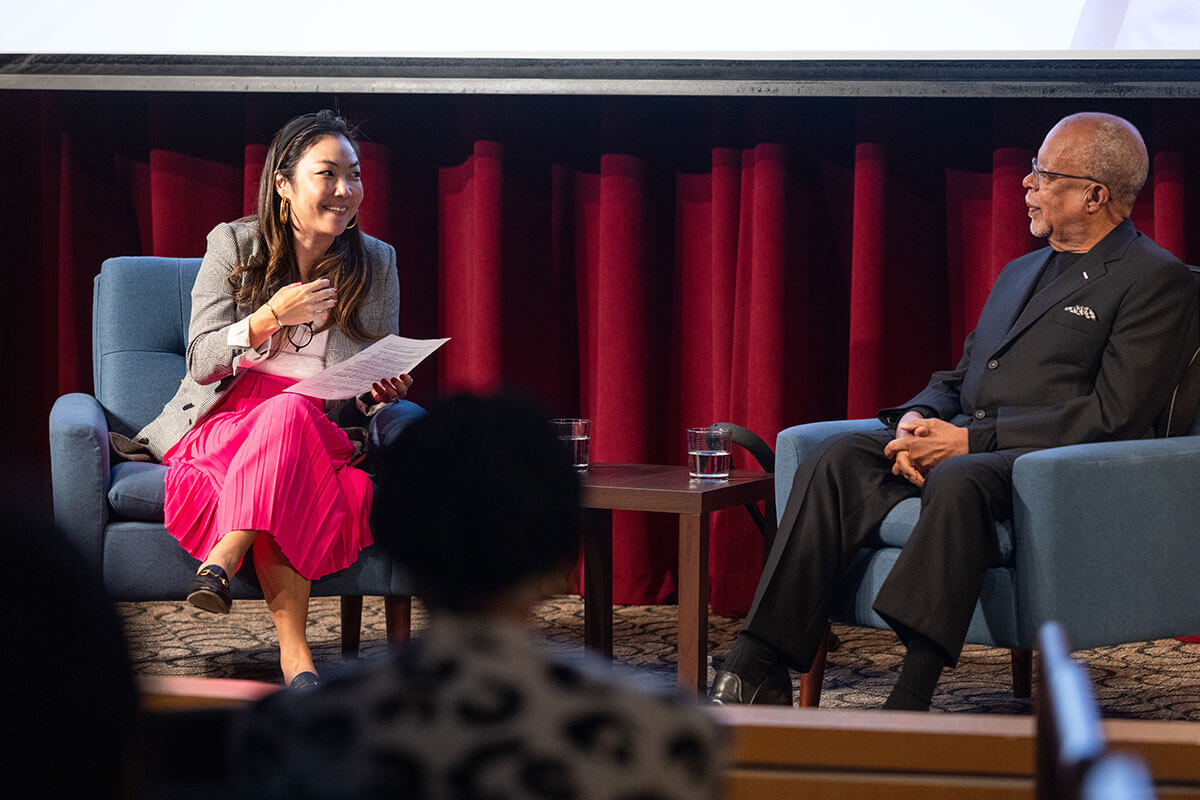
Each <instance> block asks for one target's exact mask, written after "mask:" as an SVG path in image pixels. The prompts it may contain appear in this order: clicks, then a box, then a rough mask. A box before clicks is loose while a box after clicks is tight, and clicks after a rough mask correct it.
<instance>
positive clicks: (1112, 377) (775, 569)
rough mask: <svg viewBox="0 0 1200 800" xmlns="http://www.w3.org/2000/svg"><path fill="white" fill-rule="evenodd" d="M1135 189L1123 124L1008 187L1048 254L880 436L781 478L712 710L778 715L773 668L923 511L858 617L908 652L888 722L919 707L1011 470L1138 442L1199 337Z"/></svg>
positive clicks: (785, 679)
mask: <svg viewBox="0 0 1200 800" xmlns="http://www.w3.org/2000/svg"><path fill="white" fill-rule="evenodd" d="M1147 172H1148V158H1147V155H1146V147H1145V145H1144V144H1143V142H1142V138H1141V135H1140V134H1139V133H1138V131H1137V129H1136V128H1135V127H1134V126H1133V125H1131V124H1130V123H1129V122H1127V121H1126V120H1123V119H1121V118H1120V117H1114V116H1111V115H1108V114H1096V113H1085V114H1076V115H1073V116H1070V117H1067V118H1066V119H1063V120H1062V121H1061V122H1059V123H1058V124H1057V125H1055V126H1054V128H1053V129H1052V130H1051V131H1050V133H1048V134H1047V135H1046V139H1045V141H1044V142H1043V143H1042V146H1041V149H1040V150H1039V151H1038V156H1037V158H1036V159H1035V160H1034V163H1033V169H1032V171H1031V172H1030V173H1029V174H1028V175H1026V176H1025V179H1024V180H1023V181H1022V185H1023V186H1024V187H1025V190H1026V193H1025V202H1026V205H1027V206H1028V209H1029V211H1028V213H1029V219H1030V223H1029V228H1030V230H1031V231H1032V232H1033V234H1034V235H1035V236H1037V237H1040V238H1043V239H1046V240H1047V241H1048V243H1049V245H1050V246H1049V247H1046V248H1043V249H1041V250H1038V251H1036V252H1034V253H1030V254H1029V255H1026V256H1023V257H1021V258H1018V259H1016V260H1015V261H1012V262H1011V263H1009V264H1008V265H1007V266H1006V267H1005V268H1004V271H1003V272H1001V274H1000V276H999V277H998V278H997V280H996V283H995V286H994V287H993V288H992V292H991V295H990V296H989V297H988V300H987V303H986V305H985V306H984V308H983V311H982V313H981V314H980V317H979V323H978V325H977V327H976V328H975V330H974V331H973V332H972V333H971V335H970V336H968V337H967V340H966V343H965V345H964V348H963V356H962V360H961V361H960V362H959V364H958V366H957V367H956V368H955V369H953V370H949V371H944V372H938V373H935V374H934V375H933V377H932V378H931V379H930V381H929V384H928V385H927V386H926V387H925V389H924V390H923V391H921V392H920V393H919V394H917V396H916V397H913V398H912V399H911V400H909V401H908V402H907V403H905V404H904V405H902V406H899V407H897V408H890V409H885V410H883V411H881V412H880V414H879V418H880V419H881V420H882V421H883V422H884V423H885V424H886V425H887V426H888V429H886V430H881V431H878V432H877V433H868V434H855V435H849V436H844V437H837V438H834V439H833V440H831V441H828V442H826V443H824V445H822V447H821V448H820V449H819V451H818V452H816V453H814V454H813V456H812V457H810V458H808V459H807V460H806V461H805V462H804V463H802V464H801V465H800V467H799V468H798V469H797V471H796V477H795V481H794V483H793V484H792V490H791V494H790V496H789V498H788V503H787V506H786V507H785V509H784V513H783V517H782V518H781V521H780V527H779V534H778V535H777V537H776V539H775V544H774V547H773V548H772V551H771V553H770V555H769V557H768V558H767V563H766V565H765V567H764V570H763V575H762V578H761V579H760V581H759V585H758V591H757V592H756V594H755V598H754V604H753V606H752V607H751V610H750V615H749V617H748V618H747V621H746V624H745V627H744V628H743V630H742V631H741V633H740V634H739V635H738V640H737V642H736V643H735V645H734V648H733V650H732V652H731V653H730V656H729V658H728V659H727V660H726V661H725V663H724V664H723V668H722V669H721V671H719V672H718V673H717V676H716V679H715V680H714V681H713V685H712V688H711V689H710V690H709V697H710V699H711V700H712V701H713V702H716V703H790V702H791V681H790V678H789V676H788V672H787V668H788V667H792V668H795V669H797V670H801V671H804V670H807V669H808V668H809V666H810V665H811V663H812V659H813V657H814V655H815V654H816V651H817V648H818V646H819V642H820V639H821V635H822V633H823V631H824V628H825V625H826V620H827V618H828V613H829V609H830V606H831V604H832V599H833V593H834V589H835V587H836V585H837V581H838V579H839V578H840V577H841V575H842V574H843V572H844V569H845V568H846V566H847V565H848V564H849V563H850V559H851V557H852V556H853V554H854V553H855V551H857V550H858V548H859V545H860V544H861V543H862V541H863V539H864V538H865V537H866V535H867V534H868V533H869V532H870V531H872V530H873V529H876V528H877V527H878V526H879V523H880V522H881V521H882V520H883V518H884V517H885V516H886V515H887V513H888V512H889V511H890V510H891V509H892V507H893V506H895V505H896V504H897V503H899V502H900V501H901V500H903V499H905V498H908V497H917V496H919V497H920V498H921V515H920V518H919V520H918V522H917V524H916V526H915V527H914V528H913V531H912V535H911V537H910V538H909V541H908V543H907V544H906V545H905V546H904V548H903V550H902V551H901V554H900V557H899V559H898V560H897V562H896V564H895V566H894V567H893V569H892V571H891V573H890V574H889V576H888V578H887V580H886V581H885V582H884V584H883V586H882V587H881V588H880V591H879V593H878V596H877V598H876V601H875V605H874V608H875V611H876V612H878V613H879V614H880V616H882V617H883V618H884V619H885V620H887V622H888V624H889V625H891V627H892V628H893V629H894V630H895V631H896V633H897V634H898V635H899V637H900V639H901V640H902V641H903V642H904V644H905V645H906V648H907V651H906V655H905V659H904V665H903V667H902V669H901V674H900V678H899V680H898V681H897V683H896V686H895V688H894V689H893V690H892V693H891V695H890V696H889V697H888V700H887V702H886V703H885V704H884V708H897V709H928V708H929V704H930V699H931V697H932V694H933V689H934V687H935V686H936V684H937V681H938V679H939V678H940V677H941V673H942V670H943V669H944V668H945V667H946V666H953V665H954V664H955V663H956V662H957V660H958V656H959V653H960V652H961V650H962V645H963V640H964V638H965V636H966V631H967V627H968V624H969V622H970V619H971V615H972V612H973V610H974V607H975V604H976V601H977V600H978V598H979V592H980V588H981V586H982V583H983V576H984V572H985V570H986V569H987V568H988V567H989V566H993V565H995V564H997V563H999V562H998V559H999V557H1000V556H999V550H998V542H997V538H996V532H995V524H996V522H997V521H1000V520H1003V519H1006V518H1008V517H1009V516H1011V514H1012V481H1011V476H1012V465H1013V462H1014V461H1015V460H1016V458H1017V457H1018V456H1020V455H1021V454H1023V453H1027V452H1029V451H1031V450H1035V449H1038V448H1044V447H1054V446H1059V445H1067V444H1076V443H1081V442H1094V441H1103V440H1111V439H1134V438H1139V437H1144V436H1151V435H1153V434H1154V427H1155V422H1156V419H1157V418H1158V417H1159V416H1160V414H1161V412H1162V411H1163V409H1164V408H1165V407H1166V406H1167V404H1168V402H1169V401H1170V397H1171V393H1172V391H1173V390H1174V387H1175V385H1176V383H1177V382H1178V380H1179V377H1180V375H1181V373H1182V370H1183V367H1184V365H1185V363H1186V361H1185V360H1186V358H1187V357H1189V356H1190V355H1191V354H1192V352H1193V351H1194V350H1195V348H1196V343H1197V338H1198V336H1200V334H1198V332H1197V309H1196V291H1195V289H1194V288H1193V284H1192V282H1191V279H1190V276H1189V275H1188V271H1187V268H1186V267H1184V266H1183V265H1182V264H1181V263H1180V262H1179V261H1178V259H1176V258H1175V257H1174V256H1172V255H1171V254H1170V253H1168V252H1167V251H1165V250H1163V249H1162V248H1160V247H1159V246H1158V245H1156V244H1155V243H1154V242H1152V241H1151V240H1150V239H1148V238H1147V237H1145V236H1143V235H1142V234H1140V233H1139V232H1138V231H1137V230H1135V229H1134V227H1133V225H1132V223H1131V222H1130V221H1129V219H1128V217H1129V214H1130V211H1131V209H1132V208H1133V202H1134V199H1135V198H1136V197H1137V194H1138V192H1139V191H1140V190H1141V188H1142V185H1143V184H1144V183H1145V181H1146V175H1147Z"/></svg>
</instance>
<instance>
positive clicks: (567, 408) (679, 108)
mask: <svg viewBox="0 0 1200 800" xmlns="http://www.w3.org/2000/svg"><path fill="white" fill-rule="evenodd" d="M0 100H2V101H3V103H4V106H3V107H4V108H5V110H6V111H5V113H4V115H3V116H2V117H0V136H3V141H4V143H5V149H4V156H3V162H4V168H5V175H6V176H7V178H8V180H6V181H5V191H4V192H3V199H2V200H0V242H2V243H3V250H2V251H0V252H2V255H0V264H2V266H0V269H2V274H3V276H4V285H5V287H6V289H5V291H2V292H0V297H3V298H4V299H5V300H6V301H7V302H6V303H5V306H6V309H7V313H8V315H9V316H10V319H12V323H13V324H11V325H10V326H9V329H8V330H7V331H6V333H5V335H4V338H3V340H2V341H0V369H2V373H3V375H4V381H5V391H4V396H5V400H4V403H5V407H6V408H7V409H9V410H10V413H9V414H7V415H6V416H7V419H8V425H9V428H10V433H9V434H8V436H7V438H8V441H9V444H8V445H6V454H5V462H6V463H5V465H4V466H5V471H6V472H7V473H8V475H9V477H8V478H6V481H7V483H8V487H7V490H8V491H20V492H22V493H26V494H32V495H34V496H38V497H44V496H45V494H46V488H45V487H46V482H47V479H46V476H47V474H48V472H47V467H46V463H47V456H46V443H45V433H44V431H45V426H44V421H45V419H46V414H47V412H48V410H49V407H50V405H51V403H52V402H53V400H54V398H55V397H56V396H57V395H59V394H62V393H64V392H70V391H89V390H90V388H91V360H90V359H91V350H90V340H91V329H90V308H91V282H92V277H93V276H94V275H95V274H96V273H97V271H98V269H99V265H100V262H101V261H102V260H103V259H104V258H106V257H108V256H111V255H118V254H139V253H145V254H156V255H168V256H184V255H200V254H202V253H203V248H204V237H205V234H206V232H207V231H208V230H209V229H210V228H211V227H212V226H213V225H215V224H216V223H217V222H220V221H222V220H228V219H233V218H236V217H238V216H241V215H242V214H244V213H248V212H250V211H251V210H252V209H253V207H254V196H255V191H256V185H257V178H258V173H259V170H260V169H261V165H262V161H263V158H264V154H265V150H266V144H267V142H268V140H269V139H270V136H271V134H272V133H273V131H274V130H275V129H276V128H277V127H278V126H279V125H280V124H282V122H284V121H285V120H286V119H287V118H289V117H290V116H292V115H294V114H296V113H300V112H302V111H307V110H312V109H315V108H321V107H329V106H333V105H335V104H338V105H340V107H341V109H342V111H343V112H344V113H345V114H347V116H349V117H351V118H353V119H355V120H357V121H359V122H360V123H362V125H363V133H364V142H363V146H362V157H363V165H364V167H363V173H364V183H365V186H366V191H367V198H366V201H365V202H364V205H363V210H362V217H361V220H362V226H363V229H364V230H365V231H367V232H368V233H371V234H373V235H375V236H377V237H379V238H381V239H384V240H385V241H388V242H390V243H392V244H393V245H395V246H396V249H397V252H398V257H399V265H398V268H399V271H400V280H401V291H402V300H401V321H400V328H401V331H402V332H403V333H404V334H405V335H409V336H416V337H426V336H450V337H452V341H451V342H450V343H449V344H448V345H447V346H446V347H445V348H443V350H442V351H440V352H439V354H437V355H436V356H435V357H434V358H433V359H432V360H431V361H430V362H427V363H426V364H423V365H422V366H421V367H420V368H419V369H418V370H417V373H416V376H415V377H416V379H417V384H416V386H415V387H414V391H413V399H414V400H416V401H417V402H422V401H426V402H427V401H429V400H430V399H432V398H433V397H435V396H436V395H438V394H440V393H444V392H447V391H451V390H454V389H462V388H466V389H475V390H488V389H492V388H497V387H501V386H519V387H521V388H523V389H525V390H526V391H529V392H531V393H533V394H535V395H536V396H537V397H539V398H540V399H541V401H542V403H543V404H544V405H545V406H546V407H547V409H548V410H549V411H550V412H551V413H554V414H558V415H564V416H566V415H570V416H574V415H582V416H587V417H590V418H591V419H593V420H594V423H593V424H594V428H593V458H594V459H596V460H600V461H646V462H656V463H677V464H681V463H683V457H684V453H683V430H684V428H685V427H687V426H689V425H699V424H707V423H709V422H714V421H731V422H737V423H740V424H743V425H746V426H747V427H749V428H751V429H752V430H755V431H757V432H758V433H759V434H760V435H761V436H763V437H764V438H765V439H766V440H767V441H768V442H769V443H771V442H773V440H774V435H775V433H776V432H777V431H779V430H780V429H781V428H784V427H786V426H788V425H792V424H796V423H800V422H805V421H811V420H816V419H827V418H840V417H845V416H851V417H860V416H871V415H873V414H874V412H875V410H876V409H877V408H879V407H881V406H884V405H888V404H893V403H897V402H901V401H903V400H904V399H906V398H907V397H908V396H909V395H911V394H912V393H913V392H915V391H916V390H917V389H919V388H920V387H921V386H922V385H923V384H924V382H925V379H926V378H927V376H928V374H929V373H930V372H931V371H932V370H935V369H939V368H944V367H946V366H948V365H952V364H953V363H954V361H955V360H956V359H957V357H958V356H959V354H960V350H961V344H962V340H963V337H964V336H965V335H966V333H967V332H968V331H969V330H970V329H971V328H972V327H973V325H974V321H975V319H976V317H977V315H978V312H979V309H980V308H981V307H982V304H983V302H984V300H985V298H986V296H987V292H988V289H989V287H990V285H991V283H992V281H993V280H994V278H995V276H996V274H997V273H998V271H999V270H1000V268H1001V267H1002V266H1003V265H1004V264H1005V263H1006V262H1007V261H1008V260H1009V259H1011V258H1013V257H1015V256H1017V255H1020V254H1022V253H1024V252H1027V251H1028V250H1029V249H1030V248H1031V247H1032V246H1035V243H1034V242H1033V241H1032V240H1031V238H1030V236H1029V232H1028V222H1027V219H1026V216H1025V208H1024V203H1023V192H1022V189H1021V187H1020V180H1021V178H1022V177H1023V176H1024V175H1025V174H1026V172H1027V171H1028V169H1029V159H1030V157H1031V156H1032V155H1033V154H1034V153H1035V152H1036V149H1037V146H1038V144H1039V143H1040V141H1041V138H1042V136H1043V135H1044V133H1045V131H1046V130H1047V129H1048V128H1049V127H1050V125H1052V124H1053V122H1054V121H1055V120H1057V119H1058V118H1059V117H1061V116H1062V115H1064V114H1066V113H1070V112H1073V111H1076V110H1080V109H1084V108H1101V109H1103V110H1111V111H1114V112H1116V113H1120V114H1123V115H1125V116H1127V117H1128V118H1130V119H1131V120H1133V121H1134V122H1135V123H1136V124H1138V125H1139V127H1140V128H1141V130H1142V132H1143V133H1144V134H1145V136H1146V139H1147V142H1148V144H1149V146H1150V149H1151V153H1152V157H1153V170H1152V177H1151V183H1150V184H1149V185H1148V186H1147V188H1146V189H1145V190H1144V191H1143V193H1142V195H1141V198H1140V200H1139V203H1138V206H1137V209H1136V211H1135V214H1134V220H1135V222H1136V224H1137V225H1138V226H1139V227H1140V228H1141V229H1142V230H1143V231H1144V232H1146V233H1147V234H1150V235H1152V236H1155V237H1156V238H1157V240H1158V241H1159V242H1160V243H1161V244H1163V245H1164V246H1165V247H1167V248H1168V249H1171V250H1172V251H1174V252H1175V253H1176V254H1178V255H1179V256H1180V257H1181V258H1183V259H1184V260H1189V261H1192V262H1195V261H1196V260H1197V259H1200V242H1198V241H1197V237H1196V234H1195V233H1193V231H1196V230H1197V226H1196V224H1195V223H1196V216H1197V209H1196V207H1195V204H1189V202H1188V196H1189V193H1191V194H1194V193H1195V192H1196V189H1195V188H1194V187H1196V185H1197V175H1196V167H1197V164H1198V163H1200V162H1198V154H1197V152H1196V146H1195V142H1197V141H1200V137H1198V136H1197V133H1200V120H1197V117H1196V112H1195V111H1194V110H1193V108H1194V105H1195V104H1194V103H1191V102H1190V101H1178V102H1176V101H1126V102H1122V103H1095V102H1086V101H1079V102H1076V101H1064V100H1057V101H1048V100H928V99H909V100H871V99H866V100H854V99H819V98H812V99H804V98H792V99H783V98H774V99H745V98H718V99H713V98H650V97H647V98H593V97H582V98H581V97H540V98H537V97H472V96H466V97H448V96H374V95H350V96H341V97H338V98H335V97H316V96H308V95H258V94H221V95H207V94H124V93H66V92H62V93H53V92H14V91H7V92H0ZM742 463H743V465H745V466H752V465H750V464H746V463H745V462H744V461H743V462H742ZM14 486H16V487H18V488H17V489H16V490H14V488H13V487H14ZM483 524H486V520H484V523H483ZM615 524H616V529H615V531H614V537H615V541H614V561H615V568H614V573H615V574H614V597H615V600H616V601H617V602H618V603H653V602H664V601H670V600H671V599H672V595H673V593H674V590H675V567H674V563H675V546H674V535H673V528H672V525H671V521H670V520H667V519H661V518H659V519H656V518H653V517H650V516H648V515H635V514H618V515H616V519H615ZM761 557H762V556H761V543H760V542H759V541H758V535H757V532H756V531H755V530H754V528H753V526H752V525H751V524H750V523H749V518H748V516H747V515H746V514H745V513H744V512H743V511H742V510H740V509H737V510H733V511H727V512H723V513H722V514H720V515H718V518H717V520H716V522H715V524H714V527H713V536H712V558H711V575H710V578H711V585H712V595H711V601H712V605H713V609H714V611H716V612H717V613H720V614H729V615H734V614H740V613H743V612H744V611H745V610H746V609H747V607H748V605H749V601H750V598H751V595H752V593H753V589H754V586H755V584H756V582H757V578H758V573H759V570H760V567H761Z"/></svg>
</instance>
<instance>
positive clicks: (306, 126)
mask: <svg viewBox="0 0 1200 800" xmlns="http://www.w3.org/2000/svg"><path fill="white" fill-rule="evenodd" d="M326 136H341V137H343V138H344V139H345V140H346V141H347V142H349V143H350V147H352V148H353V149H354V155H355V156H358V138H357V135H356V131H355V130H354V129H353V128H351V127H350V126H349V125H348V124H347V123H346V120H344V119H342V118H341V117H340V116H338V115H337V114H335V113H334V112H332V111H329V110H324V111H316V112H313V113H309V114H301V115H300V116H298V117H296V118H295V119H293V120H291V121H290V122H288V123H287V124H286V125H284V126H283V127H282V128H280V129H279V131H278V132H277V133H276V134H275V138H274V139H272V140H271V146H270V147H269V148H268V149H267V158H266V162H265V163H264V164H263V171H262V175H261V176H260V177H259V179H258V212H257V215H256V216H257V219H258V247H256V248H254V250H253V252H252V254H251V256H250V257H249V258H248V259H247V260H246V262H245V263H244V264H240V265H238V267H237V268H236V269H234V270H233V272H232V273H230V275H229V281H230V283H231V284H233V297H234V299H235V300H236V301H237V302H238V303H239V304H241V305H245V306H253V307H258V306H261V305H262V304H263V303H265V302H267V301H268V300H270V299H271V296H272V295H274V294H275V292H277V291H279V290H280V289H281V288H283V287H284V286H286V285H287V284H289V283H295V282H296V281H299V280H300V266H299V264H298V263H297V261H296V245H295V241H294V239H293V233H292V226H291V223H290V222H288V221H284V220H281V219H280V216H279V207H280V205H281V203H282V198H281V197H280V196H279V193H278V192H276V191H275V176H276V175H283V177H284V178H286V179H287V180H288V181H289V182H291V181H293V180H295V176H296V164H297V163H299V161H300V159H301V158H303V157H304V154H305V153H307V152H308V149H309V148H310V147H312V146H313V145H314V144H316V143H317V142H318V141H319V140H321V139H323V138H325V137H326ZM355 219H357V217H356V218H355ZM317 278H329V279H330V280H331V281H333V285H335V286H336V287H337V290H338V303H337V305H336V306H334V308H333V309H332V310H331V312H330V314H329V320H328V322H327V323H326V325H325V327H329V326H330V325H333V324H337V325H339V326H341V328H342V330H343V331H345V333H346V335H347V336H349V337H350V338H352V339H356V340H358V341H360V342H365V341H371V340H374V339H378V338H379V335H378V333H374V332H371V331H368V330H366V328H364V327H363V324H362V320H361V319H360V315H359V309H360V308H361V307H362V304H363V301H364V300H365V299H366V297H367V294H368V293H369V292H370V290H371V274H370V272H369V271H368V270H367V267H366V259H365V258H364V256H363V240H362V232H361V230H360V228H359V226H357V225H355V226H354V227H353V228H347V229H346V230H345V231H343V232H342V233H341V234H340V235H339V236H338V237H337V238H335V239H334V240H333V244H331V245H330V246H329V250H328V251H326V253H325V255H324V256H322V257H321V260H320V261H318V262H317V263H316V265H315V266H314V267H313V271H312V276H311V279H312V280H315V279H317Z"/></svg>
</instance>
